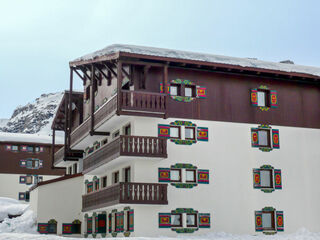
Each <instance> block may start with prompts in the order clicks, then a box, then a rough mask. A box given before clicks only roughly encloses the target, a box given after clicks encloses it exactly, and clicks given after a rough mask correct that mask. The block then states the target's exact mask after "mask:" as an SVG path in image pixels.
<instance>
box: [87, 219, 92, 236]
mask: <svg viewBox="0 0 320 240" xmlns="http://www.w3.org/2000/svg"><path fill="white" fill-rule="evenodd" d="M87 221H88V222H87V233H92V217H88V219H87Z"/></svg>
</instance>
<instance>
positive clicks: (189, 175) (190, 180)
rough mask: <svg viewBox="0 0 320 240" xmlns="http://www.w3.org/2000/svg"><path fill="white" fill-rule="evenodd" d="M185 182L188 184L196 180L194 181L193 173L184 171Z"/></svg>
mask: <svg viewBox="0 0 320 240" xmlns="http://www.w3.org/2000/svg"><path fill="white" fill-rule="evenodd" d="M186 180H187V181H188V182H195V181H196V180H195V179H194V171H190V170H189V171H186Z"/></svg>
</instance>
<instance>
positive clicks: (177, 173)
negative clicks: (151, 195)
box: [170, 170, 180, 181]
mask: <svg viewBox="0 0 320 240" xmlns="http://www.w3.org/2000/svg"><path fill="white" fill-rule="evenodd" d="M170 178H171V181H180V171H179V170H171V177H170Z"/></svg>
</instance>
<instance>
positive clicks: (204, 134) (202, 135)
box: [197, 127, 209, 142]
mask: <svg viewBox="0 0 320 240" xmlns="http://www.w3.org/2000/svg"><path fill="white" fill-rule="evenodd" d="M208 139H209V131H208V128H206V127H198V128H197V140H198V141H204V142H208Z"/></svg>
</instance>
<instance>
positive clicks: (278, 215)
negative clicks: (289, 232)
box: [276, 211, 284, 232]
mask: <svg viewBox="0 0 320 240" xmlns="http://www.w3.org/2000/svg"><path fill="white" fill-rule="evenodd" d="M276 219H277V231H278V232H283V231H284V223H283V211H276Z"/></svg>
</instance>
